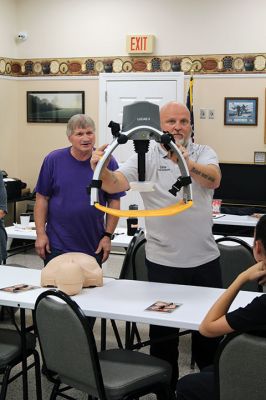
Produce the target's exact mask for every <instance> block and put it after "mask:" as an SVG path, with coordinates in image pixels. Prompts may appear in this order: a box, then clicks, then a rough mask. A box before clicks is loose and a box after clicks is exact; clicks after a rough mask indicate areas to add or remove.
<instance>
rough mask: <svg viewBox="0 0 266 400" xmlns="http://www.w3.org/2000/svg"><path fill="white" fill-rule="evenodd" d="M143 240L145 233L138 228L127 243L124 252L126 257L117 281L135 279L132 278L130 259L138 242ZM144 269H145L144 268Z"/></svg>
mask: <svg viewBox="0 0 266 400" xmlns="http://www.w3.org/2000/svg"><path fill="white" fill-rule="evenodd" d="M144 238H145V233H144V230H143V229H142V228H139V229H138V230H137V231H136V233H135V234H134V236H133V237H132V239H131V242H130V243H129V246H128V248H127V251H126V255H125V258H124V261H123V264H122V268H121V272H120V275H119V279H130V280H132V279H135V278H134V276H133V266H132V257H133V252H134V250H135V248H136V246H137V245H138V243H139V242H140V241H142V240H143V239H144ZM145 268H146V267H145Z"/></svg>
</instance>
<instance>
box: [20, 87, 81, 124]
mask: <svg viewBox="0 0 266 400" xmlns="http://www.w3.org/2000/svg"><path fill="white" fill-rule="evenodd" d="M84 99H85V94H84V91H78V92H76V91H64V92H27V122H41V123H42V122H54V123H57V122H59V123H60V122H61V123H65V122H67V121H68V120H69V118H71V117H72V116H73V115H75V114H84V110H85V104H84Z"/></svg>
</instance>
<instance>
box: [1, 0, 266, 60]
mask: <svg viewBox="0 0 266 400" xmlns="http://www.w3.org/2000/svg"><path fill="white" fill-rule="evenodd" d="M9 3H10V5H8V4H9ZM2 4H5V9H4V13H3V14H2V13H1V12H0V26H1V25H2V23H3V24H4V28H3V29H4V30H3V36H2V35H1V38H2V37H3V38H5V39H6V40H8V41H12V45H10V51H11V53H8V54H7V53H6V51H5V50H6V44H4V43H3V41H2V40H1V41H0V55H5V56H10V57H15V56H16V55H17V54H16V51H15V50H14V49H13V45H14V40H13V38H14V36H15V34H16V33H18V32H19V31H27V32H28V34H29V38H28V40H27V41H26V42H20V43H17V52H18V54H19V58H33V57H36V58H38V57H83V56H85V57H86V56H115V55H117V56H118V55H126V48H125V43H126V35H127V34H134V33H139V34H140V33H143V34H147V33H151V34H154V35H155V36H156V50H155V54H160V55H171V54H214V53H216V54H220V53H222V54H223V53H239V52H240V53H249V52H264V51H265V39H266V25H265V15H266V2H265V0H253V1H252V2H251V1H243V0H233V1H232V0H222V1H218V0H201V1H200V0H190V1H188V0H135V1H132V0H75V1H73V0H45V1H40V0H38V1H36V0H0V6H1V5H2ZM14 5H15V7H16V11H17V16H16V18H17V25H16V29H15V30H14V16H13V12H12V15H10V11H11V10H12V7H13V6H14ZM7 7H8V10H7V11H6V8H7ZM6 12H8V15H7V17H8V18H6V15H5V13H6ZM10 22H11V26H9V23H10ZM12 30H13V32H12V35H10V32H11V31H12ZM6 32H7V34H6ZM13 35H14V36H13ZM2 46H3V47H2Z"/></svg>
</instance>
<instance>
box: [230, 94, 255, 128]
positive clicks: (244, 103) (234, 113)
mask: <svg viewBox="0 0 266 400" xmlns="http://www.w3.org/2000/svg"><path fill="white" fill-rule="evenodd" d="M224 124H225V125H258V97H225V99H224Z"/></svg>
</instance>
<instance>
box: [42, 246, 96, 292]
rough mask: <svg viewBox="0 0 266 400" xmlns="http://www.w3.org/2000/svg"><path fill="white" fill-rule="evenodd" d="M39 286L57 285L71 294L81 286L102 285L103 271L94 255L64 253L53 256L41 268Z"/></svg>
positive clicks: (79, 289)
mask: <svg viewBox="0 0 266 400" xmlns="http://www.w3.org/2000/svg"><path fill="white" fill-rule="evenodd" d="M41 286H49V287H58V289H60V290H62V292H65V293H66V294H68V295H70V296H73V295H75V294H78V293H79V292H80V291H81V289H82V288H83V287H90V286H103V272H102V269H101V268H100V266H99V264H98V263H97V261H96V259H95V258H94V257H92V256H89V255H88V254H84V253H65V254H61V255H60V256H57V257H55V258H53V259H52V260H51V261H49V262H48V264H47V265H46V267H45V268H43V270H42V272H41Z"/></svg>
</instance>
